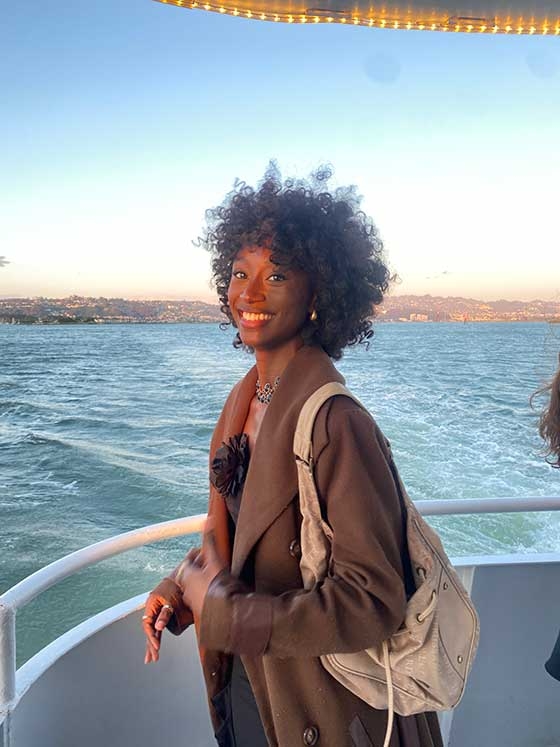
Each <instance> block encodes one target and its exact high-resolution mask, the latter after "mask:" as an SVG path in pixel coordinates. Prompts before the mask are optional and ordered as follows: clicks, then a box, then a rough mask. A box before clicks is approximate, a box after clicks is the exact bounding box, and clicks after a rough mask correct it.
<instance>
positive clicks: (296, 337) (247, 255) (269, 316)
mask: <svg viewBox="0 0 560 747" xmlns="http://www.w3.org/2000/svg"><path fill="white" fill-rule="evenodd" d="M312 298H313V293H312V289H311V283H310V281H309V278H308V276H307V275H306V274H305V273H304V272H302V271H301V270H295V269H288V268H285V267H281V266H280V265H277V264H274V262H272V260H271V250H270V249H267V248H266V247H263V246H246V247H243V249H241V250H240V251H239V252H238V254H237V256H236V258H235V260H234V262H233V267H232V273H231V280H230V283H229V289H228V303H229V307H230V310H231V314H232V316H233V320H234V322H235V325H236V327H237V328H238V330H239V335H240V337H241V340H242V341H243V343H244V344H245V345H249V346H250V347H252V348H254V350H255V352H256V353H259V352H264V351H269V352H272V351H274V352H285V353H286V354H287V355H288V356H289V355H293V354H294V353H295V352H296V350H297V349H298V348H300V347H301V345H302V344H303V341H302V339H301V336H300V333H301V330H302V328H303V326H304V324H305V322H306V320H307V319H308V318H309V314H310V311H311V304H312Z"/></svg>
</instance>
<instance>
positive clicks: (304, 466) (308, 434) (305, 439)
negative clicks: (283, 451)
mask: <svg viewBox="0 0 560 747" xmlns="http://www.w3.org/2000/svg"><path fill="white" fill-rule="evenodd" d="M337 395H342V396H345V397H349V398H350V399H352V400H354V402H356V403H357V404H358V405H359V406H360V407H361V408H363V409H364V410H366V412H367V408H365V407H364V406H363V405H362V403H361V402H360V400H359V399H358V398H357V397H354V395H353V394H352V392H350V390H349V389H347V388H346V387H345V386H344V385H343V384H340V383H338V382H336V381H331V382H329V383H328V384H324V385H323V386H321V387H319V389H317V390H316V391H315V392H313V394H312V395H311V396H310V397H309V399H308V400H307V401H306V402H305V403H304V405H303V407H302V408H301V412H300V414H299V418H298V422H297V426H296V431H295V434H294V445H293V450H294V456H295V458H296V466H297V471H298V488H299V508H300V512H301V515H302V524H301V538H300V541H301V549H302V555H301V560H300V570H301V574H302V578H303V582H304V587H305V588H306V589H309V588H312V587H313V586H314V585H315V584H317V583H320V582H321V581H322V580H323V579H324V578H325V577H326V576H327V574H328V564H329V560H330V554H331V545H332V536H333V534H332V529H331V528H330V526H329V525H328V523H327V522H326V521H324V520H323V517H322V516H321V508H320V505H319V497H318V495H317V486H316V485H315V478H314V475H313V468H314V463H313V443H312V436H313V426H314V424H315V418H316V417H317V413H318V412H319V410H320V409H321V407H322V406H323V405H324V403H325V402H326V401H327V400H328V399H330V398H331V397H335V396H337ZM397 479H398V473H397ZM382 649H383V664H384V667H385V677H386V680H387V701H388V708H387V729H386V731H385V739H384V742H383V747H389V742H390V740H391V733H392V731H393V718H394V710H393V682H392V676H391V665H390V659H389V646H388V643H387V641H383V643H382Z"/></svg>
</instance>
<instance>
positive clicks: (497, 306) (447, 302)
mask: <svg viewBox="0 0 560 747" xmlns="http://www.w3.org/2000/svg"><path fill="white" fill-rule="evenodd" d="M377 318H378V320H379V321H402V322H409V321H421V322H425V321H436V322H437V321H441V322H446V321H477V322H483V321H511V322H514V321H560V300H559V301H541V300H534V301H506V300H499V301H478V300H476V299H474V298H460V297H443V296H429V295H426V296H412V295H408V296H387V297H386V299H385V301H384V302H383V305H382V306H381V307H379V309H377ZM221 321H224V316H223V314H222V313H221V312H220V309H219V307H218V306H217V305H216V304H210V303H206V302H204V301H165V300H154V301H146V300H144V301H135V300H131V299H126V298H88V297H83V296H70V297H69V298H7V299H0V323H1V322H3V323H8V324H9V323H19V324H72V323H76V322H88V323H96V324H102V323H110V322H113V323H117V322H119V323H122V322H129V323H141V322H152V323H172V322H221Z"/></svg>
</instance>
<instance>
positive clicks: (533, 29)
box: [529, 26, 537, 34]
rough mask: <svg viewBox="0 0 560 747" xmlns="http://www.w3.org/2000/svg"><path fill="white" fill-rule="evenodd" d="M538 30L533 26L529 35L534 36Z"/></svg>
mask: <svg viewBox="0 0 560 747" xmlns="http://www.w3.org/2000/svg"><path fill="white" fill-rule="evenodd" d="M536 30H537V29H536V28H535V27H534V26H531V28H530V29H529V33H530V34H534V33H535V31H536Z"/></svg>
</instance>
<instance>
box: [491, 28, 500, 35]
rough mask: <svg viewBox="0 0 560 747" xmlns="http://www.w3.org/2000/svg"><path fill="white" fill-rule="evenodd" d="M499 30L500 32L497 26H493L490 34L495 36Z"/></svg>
mask: <svg viewBox="0 0 560 747" xmlns="http://www.w3.org/2000/svg"><path fill="white" fill-rule="evenodd" d="M499 30H500V27H499V26H493V27H492V33H493V34H497V33H498V31H499Z"/></svg>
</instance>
